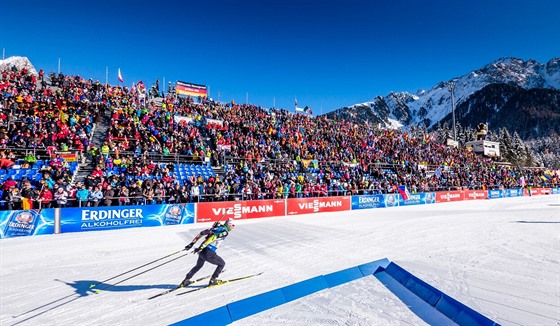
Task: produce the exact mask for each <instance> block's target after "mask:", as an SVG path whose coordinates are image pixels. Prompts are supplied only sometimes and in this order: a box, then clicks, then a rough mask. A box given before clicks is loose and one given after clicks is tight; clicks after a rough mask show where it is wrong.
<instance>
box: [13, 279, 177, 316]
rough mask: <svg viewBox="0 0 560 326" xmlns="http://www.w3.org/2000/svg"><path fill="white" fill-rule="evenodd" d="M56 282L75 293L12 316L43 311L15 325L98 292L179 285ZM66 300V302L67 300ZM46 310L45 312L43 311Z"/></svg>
mask: <svg viewBox="0 0 560 326" xmlns="http://www.w3.org/2000/svg"><path fill="white" fill-rule="evenodd" d="M55 281H58V282H61V283H64V284H66V285H68V286H70V287H72V288H74V293H71V294H68V295H65V296H63V297H61V298H58V299H56V300H53V301H50V302H48V303H45V304H43V305H41V306H38V307H35V308H33V309H31V310H27V311H25V312H23V313H21V314H19V315H17V316H12V317H13V318H18V317H22V316H25V315H28V314H30V313H32V312H38V311H39V310H41V312H38V313H36V314H34V315H31V316H29V317H27V318H25V319H23V320H20V321H19V322H17V323H15V324H14V325H18V324H20V323H22V322H25V321H28V320H30V319H33V318H35V317H37V316H40V315H42V314H44V313H46V312H48V311H51V310H54V309H56V308H58V307H61V306H64V305H66V304H68V303H70V302H72V301H75V300H77V299H79V298H82V297H86V296H89V295H90V294H93V295H95V294H96V291H100V292H101V293H102V292H105V291H107V292H127V291H139V290H146V289H171V288H173V287H176V286H177V284H156V285H115V286H111V284H108V283H99V282H98V281H95V280H80V281H75V282H65V281H62V280H59V279H55ZM94 284H95V286H94V287H92V285H94ZM65 299H66V300H65ZM43 309H44V310H43Z"/></svg>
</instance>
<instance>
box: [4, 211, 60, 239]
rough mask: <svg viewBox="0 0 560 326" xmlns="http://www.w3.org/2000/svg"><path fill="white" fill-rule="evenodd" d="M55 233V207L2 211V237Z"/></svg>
mask: <svg viewBox="0 0 560 326" xmlns="http://www.w3.org/2000/svg"><path fill="white" fill-rule="evenodd" d="M53 233H54V209H43V210H35V209H30V210H17V211H0V238H11V237H22V236H30V235H40V234H53Z"/></svg>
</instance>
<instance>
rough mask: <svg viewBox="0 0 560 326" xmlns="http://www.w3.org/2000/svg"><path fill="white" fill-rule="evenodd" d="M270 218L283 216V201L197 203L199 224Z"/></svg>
mask: <svg viewBox="0 0 560 326" xmlns="http://www.w3.org/2000/svg"><path fill="white" fill-rule="evenodd" d="M272 216H284V200H283V199H268V200H243V201H225V202H223V201H222V202H212V203H199V204H198V210H197V219H196V221H197V222H198V223H201V222H216V221H219V220H220V219H222V220H226V219H228V218H233V219H236V220H241V219H249V218H261V217H272ZM222 217H223V218H222Z"/></svg>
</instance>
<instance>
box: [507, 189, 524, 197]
mask: <svg viewBox="0 0 560 326" xmlns="http://www.w3.org/2000/svg"><path fill="white" fill-rule="evenodd" d="M521 196H523V189H522V188H517V189H506V197H521Z"/></svg>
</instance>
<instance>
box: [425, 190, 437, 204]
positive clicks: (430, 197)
mask: <svg viewBox="0 0 560 326" xmlns="http://www.w3.org/2000/svg"><path fill="white" fill-rule="evenodd" d="M435 203H436V193H435V192H427V193H426V204H435Z"/></svg>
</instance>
